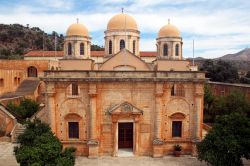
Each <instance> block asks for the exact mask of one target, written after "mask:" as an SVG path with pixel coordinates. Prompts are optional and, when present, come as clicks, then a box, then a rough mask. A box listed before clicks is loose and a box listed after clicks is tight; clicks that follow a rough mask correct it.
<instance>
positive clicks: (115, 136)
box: [112, 118, 118, 157]
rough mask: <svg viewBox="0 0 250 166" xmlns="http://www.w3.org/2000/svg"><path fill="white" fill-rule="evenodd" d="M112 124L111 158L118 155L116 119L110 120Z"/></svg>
mask: <svg viewBox="0 0 250 166" xmlns="http://www.w3.org/2000/svg"><path fill="white" fill-rule="evenodd" d="M112 123H113V133H114V135H113V148H114V149H113V157H116V156H117V155H118V121H117V119H116V118H112Z"/></svg>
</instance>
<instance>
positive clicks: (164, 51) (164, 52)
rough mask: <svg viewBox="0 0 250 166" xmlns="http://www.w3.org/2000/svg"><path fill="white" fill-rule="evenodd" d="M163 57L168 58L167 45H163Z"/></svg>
mask: <svg viewBox="0 0 250 166" xmlns="http://www.w3.org/2000/svg"><path fill="white" fill-rule="evenodd" d="M163 56H168V45H167V44H164V45H163Z"/></svg>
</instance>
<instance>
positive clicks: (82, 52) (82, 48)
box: [80, 43, 84, 55]
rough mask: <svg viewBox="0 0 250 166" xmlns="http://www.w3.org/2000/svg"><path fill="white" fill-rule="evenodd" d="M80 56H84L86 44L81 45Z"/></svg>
mask: <svg viewBox="0 0 250 166" xmlns="http://www.w3.org/2000/svg"><path fill="white" fill-rule="evenodd" d="M80 55H84V44H83V43H81V44H80Z"/></svg>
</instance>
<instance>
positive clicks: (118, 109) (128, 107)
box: [107, 102, 143, 115]
mask: <svg viewBox="0 0 250 166" xmlns="http://www.w3.org/2000/svg"><path fill="white" fill-rule="evenodd" d="M107 113H108V114H110V115H112V114H120V113H125V114H126V113H132V114H138V115H143V111H142V110H141V109H139V108H137V107H135V106H133V105H132V104H130V103H128V102H123V103H121V104H118V105H112V106H110V107H108V108H107Z"/></svg>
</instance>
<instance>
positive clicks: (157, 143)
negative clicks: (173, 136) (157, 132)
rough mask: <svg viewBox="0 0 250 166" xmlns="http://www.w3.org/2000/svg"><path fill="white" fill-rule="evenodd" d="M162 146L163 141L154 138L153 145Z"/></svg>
mask: <svg viewBox="0 0 250 166" xmlns="http://www.w3.org/2000/svg"><path fill="white" fill-rule="evenodd" d="M163 144H164V141H163V140H162V139H160V138H155V139H154V140H153V145H163Z"/></svg>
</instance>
